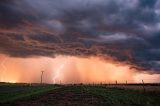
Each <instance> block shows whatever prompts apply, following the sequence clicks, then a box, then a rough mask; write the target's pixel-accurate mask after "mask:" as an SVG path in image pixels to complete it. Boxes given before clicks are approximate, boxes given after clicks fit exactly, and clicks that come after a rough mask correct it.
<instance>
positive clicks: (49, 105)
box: [4, 87, 101, 106]
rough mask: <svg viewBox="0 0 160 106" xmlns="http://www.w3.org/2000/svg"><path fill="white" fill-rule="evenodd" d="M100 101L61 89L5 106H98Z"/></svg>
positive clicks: (84, 94) (79, 92)
mask: <svg viewBox="0 0 160 106" xmlns="http://www.w3.org/2000/svg"><path fill="white" fill-rule="evenodd" d="M100 101H101V99H100V98H98V97H94V96H92V95H90V94H88V93H86V92H84V91H79V90H78V91H77V90H75V89H74V88H73V89H72V88H70V87H63V88H59V89H56V90H53V91H50V92H48V93H47V94H44V95H42V96H37V97H33V98H30V99H27V100H18V101H15V102H14V103H8V104H4V105H6V106H93V105H99V103H100Z"/></svg>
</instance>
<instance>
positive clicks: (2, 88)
mask: <svg viewBox="0 0 160 106" xmlns="http://www.w3.org/2000/svg"><path fill="white" fill-rule="evenodd" d="M56 88H58V87H57V86H54V85H39V84H32V85H31V84H3V85H0V103H5V102H12V101H15V100H17V99H23V98H29V97H32V96H37V95H41V94H43V93H44V92H47V91H50V90H53V89H56Z"/></svg>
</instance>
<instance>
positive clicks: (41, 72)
mask: <svg viewBox="0 0 160 106" xmlns="http://www.w3.org/2000/svg"><path fill="white" fill-rule="evenodd" d="M43 73H44V71H41V84H42V81H43Z"/></svg>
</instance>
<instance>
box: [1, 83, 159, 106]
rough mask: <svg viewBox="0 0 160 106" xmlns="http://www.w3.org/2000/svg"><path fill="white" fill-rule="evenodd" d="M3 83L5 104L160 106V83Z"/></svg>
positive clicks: (3, 102) (2, 93) (3, 105)
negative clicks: (117, 84) (114, 84)
mask: <svg viewBox="0 0 160 106" xmlns="http://www.w3.org/2000/svg"><path fill="white" fill-rule="evenodd" d="M145 88H146V90H145V92H144V89H143V87H142V86H141V85H119V86H106V85H82V84H81V85H61V86H58V85H37V84H35V85H34V84H33V85H28V84H8V85H1V86H0V102H1V104H0V105H2V106H160V90H159V89H160V86H158V85H154V86H152V85H150V86H147V85H146V86H145Z"/></svg>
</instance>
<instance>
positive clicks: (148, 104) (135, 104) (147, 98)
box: [77, 86, 160, 106]
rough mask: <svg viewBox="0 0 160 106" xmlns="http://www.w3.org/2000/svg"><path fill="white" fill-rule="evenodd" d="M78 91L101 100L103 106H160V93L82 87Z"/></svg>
mask: <svg viewBox="0 0 160 106" xmlns="http://www.w3.org/2000/svg"><path fill="white" fill-rule="evenodd" d="M77 89H79V90H81V91H84V92H88V93H90V94H92V95H93V96H97V97H98V98H101V100H102V101H101V103H100V104H101V105H113V106H117V105H118V106H124V105H125V106H160V92H156V91H155V92H146V93H144V92H143V91H136V90H130V89H120V88H105V87H98V86H96V87H94V86H81V87H78V88H77Z"/></svg>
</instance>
